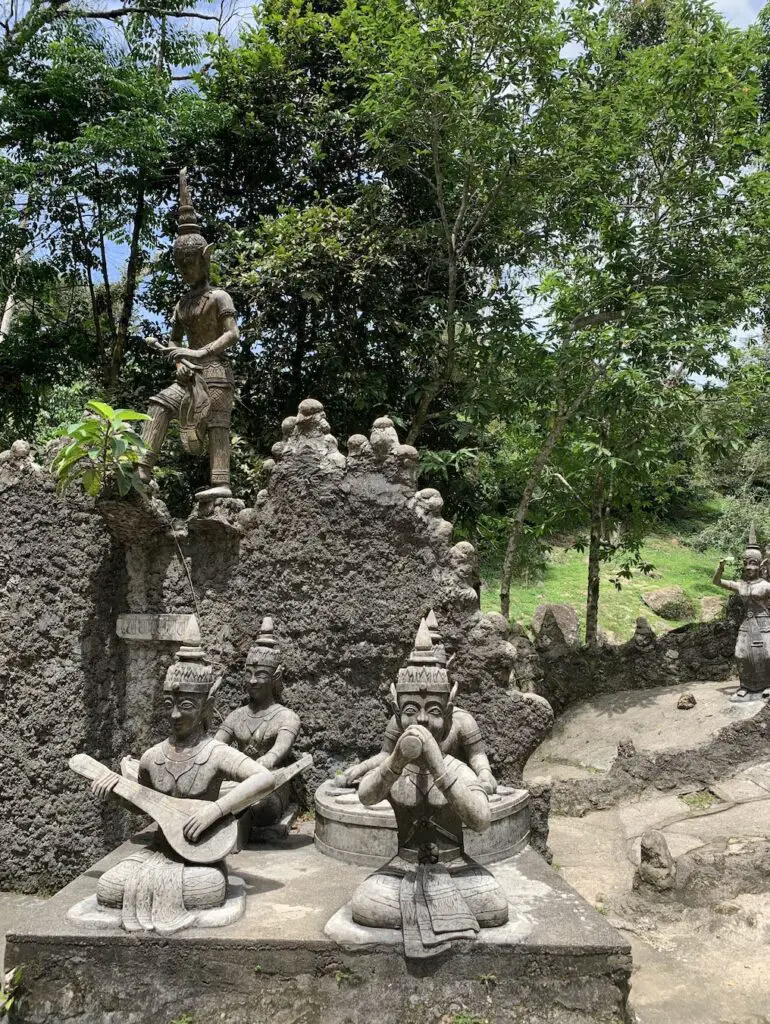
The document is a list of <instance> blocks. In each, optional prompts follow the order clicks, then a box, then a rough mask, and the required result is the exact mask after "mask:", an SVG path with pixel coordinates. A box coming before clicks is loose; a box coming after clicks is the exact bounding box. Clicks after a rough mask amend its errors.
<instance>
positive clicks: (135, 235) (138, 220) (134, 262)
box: [107, 174, 144, 392]
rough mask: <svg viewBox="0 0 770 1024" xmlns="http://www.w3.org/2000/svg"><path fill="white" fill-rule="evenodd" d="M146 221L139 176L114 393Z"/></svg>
mask: <svg viewBox="0 0 770 1024" xmlns="http://www.w3.org/2000/svg"><path fill="white" fill-rule="evenodd" d="M143 221H144V179H143V177H142V175H141V174H140V175H139V184H138V190H137V194H136V206H135V208H134V222H133V225H132V227H131V246H130V248H129V252H128V264H127V265H126V283H125V287H124V290H123V303H122V306H121V309H120V319H119V320H118V328H117V333H116V336H115V344H114V346H113V348H112V353H111V357H110V366H109V371H108V374H107V389H108V391H110V392H112V391H113V389H114V388H115V385H116V383H117V380H118V374H119V373H120V368H121V366H122V364H123V355H124V353H125V351H126V342H127V340H128V329H129V327H130V325H131V316H132V314H133V312H134V299H135V297H136V282H137V278H138V277H139V242H140V239H141V236H142V223H143Z"/></svg>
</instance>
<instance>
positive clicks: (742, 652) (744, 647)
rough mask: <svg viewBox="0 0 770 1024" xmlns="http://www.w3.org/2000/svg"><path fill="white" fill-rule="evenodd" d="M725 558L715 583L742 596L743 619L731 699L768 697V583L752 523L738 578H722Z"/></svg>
mask: <svg viewBox="0 0 770 1024" xmlns="http://www.w3.org/2000/svg"><path fill="white" fill-rule="evenodd" d="M724 568H725V560H724V559H722V560H721V561H720V563H719V566H718V568H717V571H716V572H715V573H714V583H716V584H717V586H719V587H724V588H725V590H733V591H735V592H736V593H737V594H738V596H739V597H740V598H741V599H742V600H743V605H744V613H743V620H742V622H741V624H740V627H739V629H738V640H737V642H736V644H735V660H736V661H737V663H738V678H739V680H740V686H739V687H738V689H737V690H736V691H735V693H734V694H733V695H732V696H731V697H730V700H731V701H744V700H752V699H756V698H760V697H764V698H768V697H770V583H768V581H767V580H766V579H764V578H763V577H762V569H763V560H762V550H761V548H760V547H759V545H758V544H757V537H756V533H755V530H754V527H753V526H752V527H751V530H750V531H749V542H748V546H747V547H746V550H745V551H744V552H743V573H742V577H743V578H742V579H740V580H737V581H736V580H723V579H722V573H723V572H724Z"/></svg>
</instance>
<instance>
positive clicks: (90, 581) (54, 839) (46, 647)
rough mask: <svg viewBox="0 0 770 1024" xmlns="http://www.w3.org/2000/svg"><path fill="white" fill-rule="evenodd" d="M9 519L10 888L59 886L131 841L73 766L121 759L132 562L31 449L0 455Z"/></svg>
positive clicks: (4, 601)
mask: <svg viewBox="0 0 770 1024" xmlns="http://www.w3.org/2000/svg"><path fill="white" fill-rule="evenodd" d="M0 516H1V517H2V532H1V533H0V734H1V735H2V737H3V740H2V746H0V850H1V851H2V856H1V857H0V888H4V889H8V888H14V889H31V888H43V889H46V888H56V887H58V886H59V885H61V884H63V883H64V882H66V881H68V880H69V879H70V878H71V877H72V876H73V875H74V874H76V873H77V872H78V871H79V870H82V868H83V866H84V865H85V864H88V863H91V862H93V861H94V860H95V859H97V858H98V857H101V856H103V855H104V853H105V852H107V850H109V849H110V848H112V847H113V846H114V845H115V843H116V842H118V841H119V840H121V839H122V838H124V836H123V831H122V830H123V828H124V820H125V816H124V815H123V814H122V813H120V812H118V811H116V810H114V809H111V808H108V807H106V806H105V807H100V806H99V805H98V804H97V803H96V802H95V801H94V799H93V798H92V797H91V796H90V794H89V793H88V790H87V787H86V785H85V784H84V783H83V782H82V780H79V779H77V778H76V777H75V776H74V775H73V774H72V772H70V771H69V770H68V768H67V760H68V759H69V757H70V756H71V755H72V754H74V753H76V752H77V751H79V750H88V751H89V752H90V753H92V754H94V755H95V756H97V757H100V758H102V759H103V760H107V761H110V762H114V761H115V758H116V755H117V754H118V752H119V750H120V744H121V728H120V722H121V714H122V713H121V700H122V694H121V687H120V683H119V671H118V668H119V666H118V651H117V637H116V636H115V627H114V614H113V613H114V605H115V601H116V594H117V593H118V592H119V591H120V589H121V588H122V582H123V575H124V570H123V558H122V553H120V552H116V550H115V545H114V544H113V542H112V539H111V537H110V535H109V533H108V532H107V530H106V529H105V527H104V524H103V521H102V519H101V517H100V516H99V515H97V514H96V513H95V512H94V510H93V503H92V502H90V503H89V502H88V501H86V500H84V499H80V500H78V499H72V500H67V501H64V500H62V499H60V498H59V497H58V496H57V495H56V494H55V492H54V486H53V482H52V481H51V479H50V477H49V476H48V475H47V474H46V473H45V472H44V471H43V470H42V469H41V468H40V467H39V466H36V465H35V463H34V462H33V461H32V460H31V459H30V457H29V446H28V445H26V444H25V443H24V442H18V441H17V442H16V443H15V444H14V446H13V448H12V449H11V451H9V452H3V453H2V454H1V455H0Z"/></svg>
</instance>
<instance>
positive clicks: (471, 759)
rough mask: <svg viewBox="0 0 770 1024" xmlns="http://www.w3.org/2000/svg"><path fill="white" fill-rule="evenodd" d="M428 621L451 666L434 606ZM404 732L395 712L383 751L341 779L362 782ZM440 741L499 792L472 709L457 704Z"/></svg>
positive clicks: (436, 648)
mask: <svg viewBox="0 0 770 1024" xmlns="http://www.w3.org/2000/svg"><path fill="white" fill-rule="evenodd" d="M424 621H425V625H426V627H427V629H428V632H429V633H430V637H431V640H432V641H433V652H434V655H435V657H436V659H437V661H438V664H439V665H441V666H442V667H443V668H448V667H449V665H450V664H451V661H452V658H447V653H446V649H445V647H444V641H443V637H442V636H441V631H440V630H439V625H438V620H437V619H436V614H435V612H434V611H433V609H432V608H431V609H430V611H429V612H428V614H427V616H426V617H425V620H424ZM400 735H401V728H400V726H399V722H398V717H397V716H396V715H393V717H392V718H391V719H390V721H389V722H388V724H387V726H386V727H385V735H384V737H383V740H382V748H381V750H380V751H379V753H377V754H374V756H372V757H370V758H368V759H367V760H366V761H360V762H359V763H358V764H354V765H351V766H350V768H347V769H346V770H345V771H344V772H343V774H342V780H341V781H342V782H343V783H344V784H345V785H346V786H356V785H358V783H359V781H360V780H361V779H362V778H363V777H364V775H366V773H367V772H369V771H371V770H372V768H376V767H378V765H381V764H382V763H383V762H384V761H386V760H387V758H388V756H389V755H390V754H392V753H393V749H394V747H395V745H396V743H397V742H398V738H399V736H400ZM440 744H441V749H442V751H443V752H444V753H445V754H452V756H453V757H457V758H459V759H460V760H461V761H464V762H465V763H466V764H467V765H468V766H469V767H471V768H472V769H473V771H474V772H475V773H476V775H477V776H478V779H479V782H480V783H481V785H482V786H483V787H484V789H485V790H486V792H487V793H490V794H491V793H496V792H497V780H496V779H495V777H494V775H493V774H492V769H491V767H490V765H489V758H488V757H487V751H486V747H485V745H484V740H483V737H482V735H481V729H479V726H478V724H477V722H476V719H475V718H474V717H473V715H472V714H471V713H470V711H465V710H464V709H463V708H458V707H454V708H453V711H452V715H451V721H450V723H449V727H448V729H447V732H446V735H445V736H443V737H442V738H441V741H440Z"/></svg>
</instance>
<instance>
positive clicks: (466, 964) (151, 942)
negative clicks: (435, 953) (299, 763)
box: [5, 835, 631, 1024]
mask: <svg viewBox="0 0 770 1024" xmlns="http://www.w3.org/2000/svg"><path fill="white" fill-rule="evenodd" d="M146 841H147V837H146V835H145V836H139V837H137V839H135V840H134V841H132V843H126V844H124V845H123V846H122V847H120V848H119V849H118V850H116V851H115V852H114V853H112V854H111V855H110V856H109V857H106V858H104V860H102V861H100V862H99V863H98V864H96V865H95V866H94V868H93V869H92V870H90V871H87V872H86V873H85V874H83V875H81V876H80V877H79V878H77V879H76V880H75V881H74V882H72V883H71V884H70V885H68V886H67V887H66V888H65V889H62V890H61V891H60V892H59V893H57V895H56V896H54V897H53V898H52V899H50V900H48V901H47V902H46V903H44V904H41V905H39V906H36V907H33V908H31V909H30V910H29V912H28V913H27V914H26V915H25V916H22V917H21V919H20V920H19V922H18V924H17V926H16V928H15V930H14V931H13V932H11V933H10V934H9V935H8V937H7V948H6V956H5V964H6V969H8V968H10V967H11V966H14V965H17V964H21V963H23V964H24V965H25V973H24V987H25V999H24V1000H23V1002H22V1004H21V1008H20V1011H19V1013H18V1016H17V1017H16V1018H15V1019H17V1020H18V1021H23V1022H30V1024H67V1022H70V1021H77V1022H78V1024H147V1022H153V1024H169V1022H172V1021H175V1020H177V1019H178V1018H180V1017H183V1015H184V1014H189V1016H190V1019H191V1020H192V1021H194V1024H215V1022H216V1024H219V1022H221V1021H226V1022H227V1024H439V1022H443V1024H446V1022H447V1021H454V1020H456V1019H460V1020H462V1019H468V1018H471V1019H473V1018H476V1019H478V1020H479V1021H490V1022H491V1021H494V1022H495V1024H525V1022H526V1024H625V1022H626V1020H627V1016H626V1009H625V1007H626V997H627V993H628V984H629V977H630V972H631V956H630V949H629V946H628V944H627V943H626V941H625V940H624V939H623V938H622V937H621V936H620V935H619V933H618V932H616V931H615V930H614V929H613V928H611V927H610V926H609V925H608V924H607V922H606V921H605V920H604V918H603V917H602V916H601V915H599V914H598V913H597V912H596V911H595V910H593V909H592V908H591V907H590V906H589V905H588V904H587V903H586V902H585V901H584V900H582V899H581V898H580V897H579V896H578V895H577V893H575V891H574V890H573V889H571V888H570V887H569V886H568V885H567V884H566V883H565V882H564V881H563V880H562V879H561V878H560V877H559V875H558V874H557V873H556V872H555V871H553V870H552V869H551V868H549V867H548V865H547V864H546V863H545V861H543V860H542V859H541V858H540V857H539V856H538V855H537V854H536V853H534V852H533V851H532V850H530V849H525V850H523V851H522V852H521V853H519V854H517V855H516V856H515V857H512V858H510V859H508V860H506V861H502V862H500V863H498V864H497V865H496V866H495V869H494V870H495V875H496V876H497V878H498V879H499V880H500V882H501V884H502V885H503V887H504V888H505V890H506V892H507V893H508V898H509V900H510V904H511V921H510V923H509V925H507V926H506V927H505V928H502V929H499V930H496V929H490V930H489V931H488V932H484V931H482V932H481V937H480V939H479V940H477V941H476V942H474V943H472V944H469V945H467V946H466V947H465V948H463V949H461V950H457V951H454V952H452V953H449V954H445V955H443V956H441V957H437V958H435V959H434V960H429V961H419V962H417V961H407V960H405V959H404V957H403V955H402V953H401V950H400V948H399V947H397V946H388V945H386V944H384V943H376V944H371V943H368V942H364V943H360V942H358V941H356V942H351V943H346V944H345V946H341V945H338V944H337V943H335V942H333V941H332V940H331V939H330V938H329V937H328V936H327V934H325V931H324V929H325V927H326V925H327V923H328V922H329V920H330V919H331V918H332V917H333V916H334V915H335V914H339V912H340V911H342V912H343V914H344V908H345V906H346V904H347V903H348V902H349V900H350V898H351V896H352V893H353V891H354V889H355V888H356V886H357V885H358V884H359V882H361V881H362V880H363V879H364V878H365V877H366V875H367V874H368V869H367V868H365V867H361V866H357V865H348V864H343V863H341V862H339V861H336V860H332V859H330V858H328V857H325V856H323V855H322V854H321V853H319V852H318V850H316V849H315V847H314V846H313V842H312V839H311V838H310V837H309V836H298V835H293V836H292V837H290V838H289V839H288V840H286V841H285V842H283V843H281V844H275V845H273V846H271V847H269V848H266V849H265V848H263V849H260V850H244V851H243V852H242V853H239V854H237V855H236V856H233V857H231V858H230V859H229V861H228V864H229V867H230V870H231V872H232V873H233V874H236V875H238V876H240V878H241V879H243V881H244V883H245V887H246V901H247V906H246V914H245V916H244V917H243V918H241V920H240V921H238V922H237V923H236V924H234V925H230V926H228V927H226V928H216V929H209V930H202V929H190V930H189V931H184V932H180V933H177V934H176V935H174V936H170V937H168V936H166V937H160V936H157V935H154V934H151V933H147V934H142V935H138V936H137V935H129V934H127V933H126V932H123V931H122V930H121V929H119V928H112V929H109V930H106V931H98V932H95V931H89V930H87V929H85V928H82V927H80V926H77V925H75V924H73V923H72V922H71V921H69V920H68V919H67V910H68V909H69V907H71V906H72V905H73V904H74V903H76V902H77V901H78V900H81V899H84V898H86V897H88V896H90V895H91V894H93V892H94V891H95V887H96V879H97V878H98V876H99V874H100V873H101V872H102V871H104V870H105V869H106V868H108V867H110V866H111V865H113V864H115V863H116V862H117V861H118V860H120V859H122V858H123V857H125V856H127V855H128V854H129V853H130V852H132V851H133V850H134V849H136V846H137V845H140V844H141V843H142V842H146ZM495 932H497V934H495Z"/></svg>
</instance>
